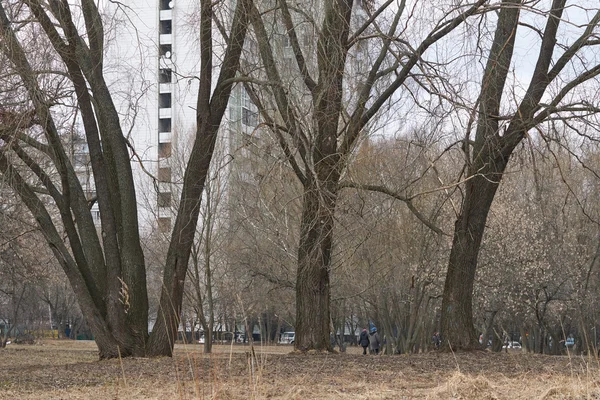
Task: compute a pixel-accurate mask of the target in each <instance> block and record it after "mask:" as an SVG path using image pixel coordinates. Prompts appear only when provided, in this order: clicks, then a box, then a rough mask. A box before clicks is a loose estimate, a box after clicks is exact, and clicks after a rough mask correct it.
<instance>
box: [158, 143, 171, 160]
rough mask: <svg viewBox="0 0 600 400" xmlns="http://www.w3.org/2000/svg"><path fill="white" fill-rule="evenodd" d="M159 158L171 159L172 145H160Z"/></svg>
mask: <svg viewBox="0 0 600 400" xmlns="http://www.w3.org/2000/svg"><path fill="white" fill-rule="evenodd" d="M158 157H159V158H168V157H171V143H159V144H158Z"/></svg>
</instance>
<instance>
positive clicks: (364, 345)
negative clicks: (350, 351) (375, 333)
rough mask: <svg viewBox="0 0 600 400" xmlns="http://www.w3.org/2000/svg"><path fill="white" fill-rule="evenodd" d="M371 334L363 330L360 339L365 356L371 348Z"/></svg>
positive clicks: (359, 342)
mask: <svg viewBox="0 0 600 400" xmlns="http://www.w3.org/2000/svg"><path fill="white" fill-rule="evenodd" d="M369 343H370V340H369V334H368V333H367V330H366V329H363V330H362V332H361V333H360V337H359V338H358V344H360V345H361V346H362V348H363V355H365V354H367V347H369Z"/></svg>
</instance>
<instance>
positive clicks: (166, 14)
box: [159, 10, 173, 21]
mask: <svg viewBox="0 0 600 400" xmlns="http://www.w3.org/2000/svg"><path fill="white" fill-rule="evenodd" d="M159 18H160V20H161V21H170V20H172V19H173V10H160V15H159Z"/></svg>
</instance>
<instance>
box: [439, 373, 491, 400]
mask: <svg viewBox="0 0 600 400" xmlns="http://www.w3.org/2000/svg"><path fill="white" fill-rule="evenodd" d="M434 396H435V397H437V398H444V399H447V398H453V399H481V400H498V399H500V396H499V395H498V394H497V389H496V388H495V387H494V385H493V384H492V383H491V382H490V381H489V380H488V379H487V378H485V377H484V376H481V375H477V376H470V375H465V374H463V373H461V372H458V371H456V372H455V373H454V374H452V375H451V376H450V378H448V380H447V381H446V382H444V383H443V384H442V385H440V386H439V387H438V388H436V390H435V393H434Z"/></svg>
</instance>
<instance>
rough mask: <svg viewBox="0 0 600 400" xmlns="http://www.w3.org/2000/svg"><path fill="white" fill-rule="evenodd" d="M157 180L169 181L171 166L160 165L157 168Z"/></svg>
mask: <svg viewBox="0 0 600 400" xmlns="http://www.w3.org/2000/svg"><path fill="white" fill-rule="evenodd" d="M158 181H159V182H171V168H170V167H160V168H159V169H158Z"/></svg>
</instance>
